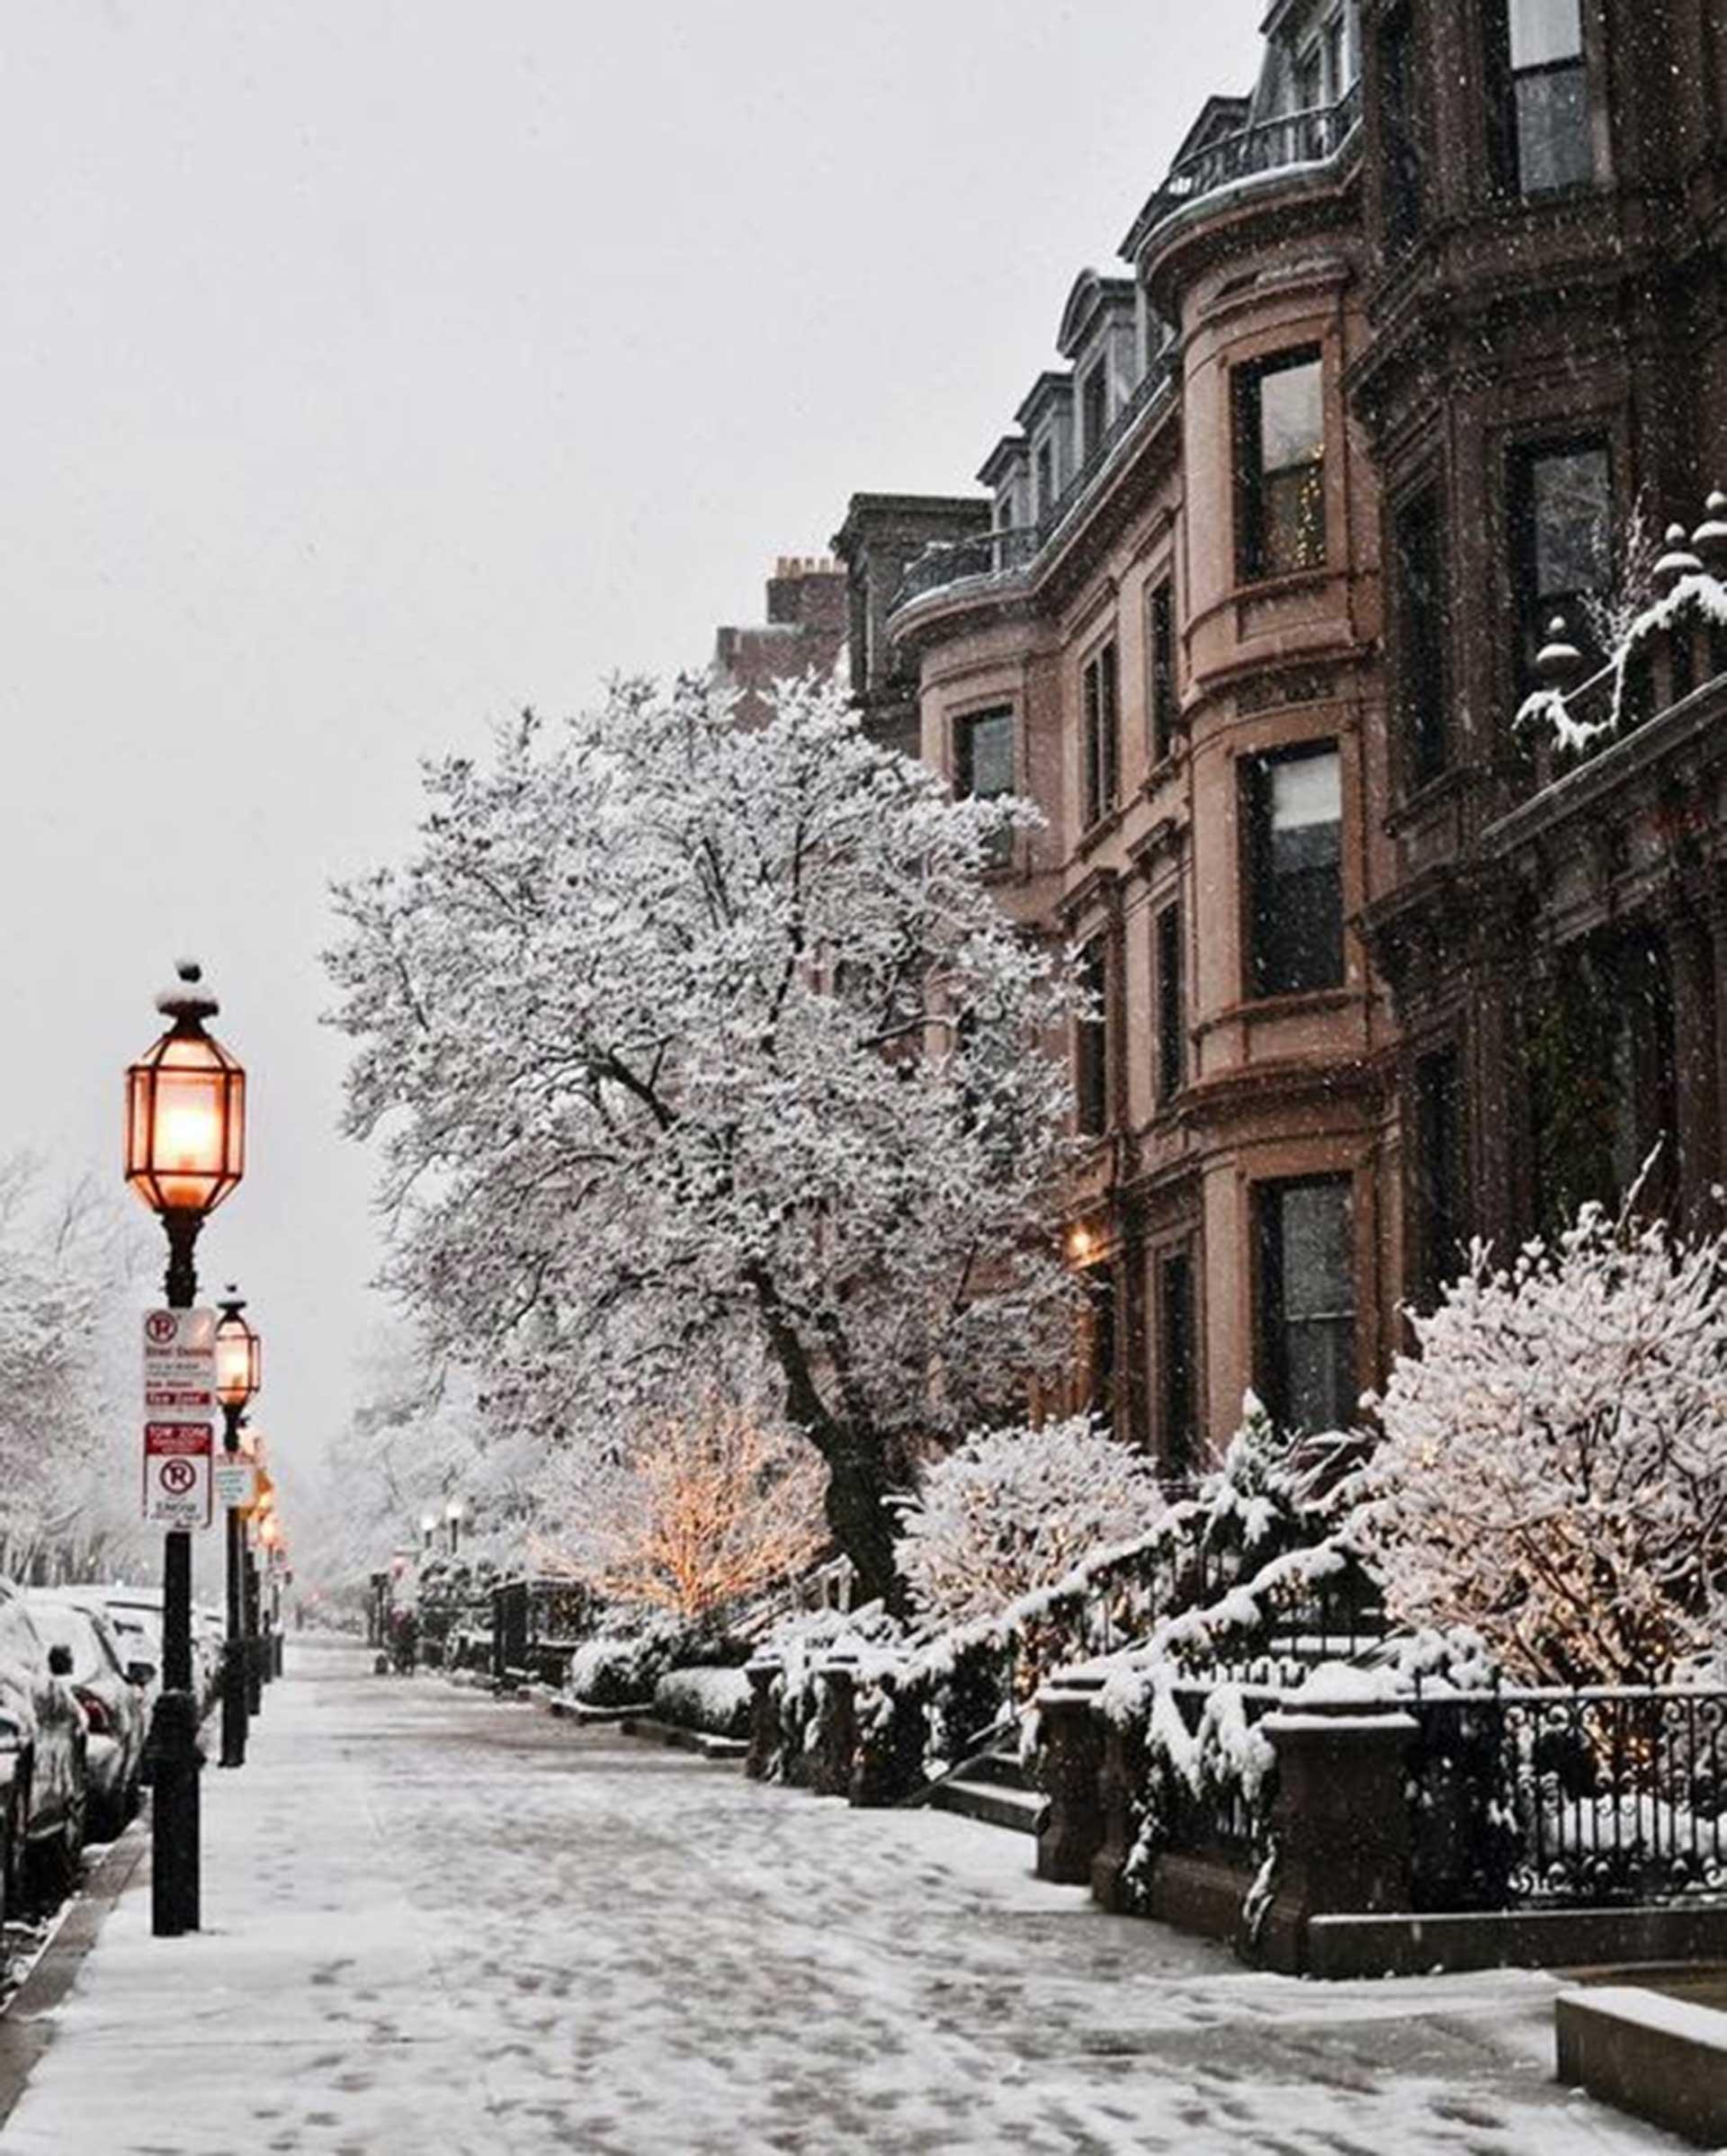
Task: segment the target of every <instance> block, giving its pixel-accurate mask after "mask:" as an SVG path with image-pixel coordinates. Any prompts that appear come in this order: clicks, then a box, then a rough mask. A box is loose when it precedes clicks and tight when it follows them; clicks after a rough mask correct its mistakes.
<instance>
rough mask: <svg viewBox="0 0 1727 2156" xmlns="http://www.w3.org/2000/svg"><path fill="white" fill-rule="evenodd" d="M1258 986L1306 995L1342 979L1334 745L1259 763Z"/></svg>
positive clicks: (1252, 775)
mask: <svg viewBox="0 0 1727 2156" xmlns="http://www.w3.org/2000/svg"><path fill="white" fill-rule="evenodd" d="M1248 775H1249V782H1250V784H1251V787H1252V801H1251V804H1250V809H1249V818H1250V825H1251V834H1252V841H1251V842H1252V861H1251V871H1250V872H1251V875H1252V880H1253V890H1252V903H1253V930H1254V936H1253V942H1254V950H1253V959H1254V966H1253V972H1254V987H1255V989H1256V991H1257V994H1259V995H1261V996H1290V995H1299V994H1301V993H1302V992H1304V991H1306V990H1309V989H1328V988H1336V987H1338V985H1339V984H1340V983H1341V981H1342V980H1343V881H1342V838H1343V806H1342V779H1341V770H1340V766H1339V763H1338V752H1337V750H1336V749H1335V748H1330V747H1328V748H1325V749H1322V750H1320V752H1318V753H1317V754H1314V753H1309V754H1305V755H1302V756H1280V757H1277V758H1275V759H1272V760H1268V761H1266V762H1264V763H1260V764H1257V765H1253V766H1252V767H1251V768H1250V772H1249V774H1248Z"/></svg>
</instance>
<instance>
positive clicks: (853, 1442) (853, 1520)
mask: <svg viewBox="0 0 1727 2156" xmlns="http://www.w3.org/2000/svg"><path fill="white" fill-rule="evenodd" d="M822 1452H823V1454H824V1456H825V1457H826V1459H827V1462H828V1501H827V1511H828V1525H829V1527H831V1528H832V1529H833V1534H834V1540H835V1541H836V1542H837V1543H838V1544H839V1546H840V1548H841V1549H842V1550H843V1551H844V1552H846V1556H847V1557H849V1558H850V1559H851V1561H852V1564H853V1567H854V1569H855V1571H856V1573H857V1586H856V1592H855V1600H856V1601H858V1602H881V1603H884V1604H885V1605H886V1606H887V1607H888V1608H889V1609H890V1610H891V1611H893V1612H894V1613H895V1614H896V1615H897V1614H898V1613H899V1610H900V1608H901V1606H902V1604H903V1602H904V1597H905V1588H904V1584H903V1582H902V1581H901V1580H900V1578H899V1571H898V1570H897V1568H896V1567H895V1564H894V1561H893V1520H892V1516H891V1515H890V1513H889V1511H888V1506H887V1500H888V1498H889V1495H890V1491H889V1488H888V1481H887V1477H886V1476H885V1475H884V1474H883V1472H882V1471H881V1458H880V1455H879V1453H878V1451H877V1449H876V1448H875V1447H874V1446H872V1445H870V1444H869V1443H868V1441H867V1440H865V1441H864V1442H863V1443H860V1442H859V1441H858V1439H857V1437H856V1436H855V1434H853V1433H851V1432H846V1433H845V1434H844V1435H843V1436H841V1437H840V1439H839V1443H838V1444H837V1445H835V1446H834V1447H832V1448H831V1449H830V1448H829V1447H828V1446H826V1445H824V1446H823V1447H822Z"/></svg>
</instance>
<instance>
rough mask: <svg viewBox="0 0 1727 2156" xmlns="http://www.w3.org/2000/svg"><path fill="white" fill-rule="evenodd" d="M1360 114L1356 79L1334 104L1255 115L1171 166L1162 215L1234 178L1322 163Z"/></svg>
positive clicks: (1340, 144) (1229, 183)
mask: <svg viewBox="0 0 1727 2156" xmlns="http://www.w3.org/2000/svg"><path fill="white" fill-rule="evenodd" d="M1360 119H1361V85H1360V84H1359V83H1355V84H1353V85H1351V86H1350V87H1349V89H1347V91H1346V92H1345V93H1344V94H1343V95H1342V96H1341V97H1340V98H1339V99H1338V102H1337V103H1336V104H1332V105H1316V106H1314V107H1313V108H1312V109H1311V111H1308V112H1281V113H1279V114H1278V115H1277V117H1276V118H1275V119H1274V120H1258V121H1255V122H1254V123H1253V125H1252V126H1251V127H1244V128H1240V129H1238V130H1237V131H1236V132H1235V133H1234V134H1232V135H1225V136H1223V137H1222V138H1221V139H1220V140H1218V141H1216V142H1208V143H1206V144H1205V146H1204V148H1201V149H1196V150H1195V151H1193V152H1192V153H1191V155H1189V156H1187V157H1183V158H1182V159H1181V160H1180V161H1179V163H1177V164H1176V165H1173V166H1170V168H1169V176H1168V179H1166V180H1165V182H1164V183H1163V185H1162V187H1161V188H1160V189H1159V207H1160V208H1161V209H1162V210H1163V212H1164V214H1165V215H1166V216H1167V215H1169V214H1170V213H1171V212H1173V211H1175V210H1178V209H1180V208H1182V207H1183V205H1184V204H1186V203H1187V202H1191V201H1197V200H1199V198H1200V197H1201V196H1203V195H1208V194H1215V193H1216V192H1218V191H1219V189H1220V188H1223V187H1230V186H1232V185H1234V183H1236V182H1237V181H1238V180H1246V179H1251V178H1253V177H1255V176H1256V175H1257V174H1261V173H1269V172H1282V171H1285V170H1288V169H1290V168H1292V167H1293V166H1302V165H1322V164H1324V163H1325V162H1326V161H1327V160H1328V159H1329V158H1331V157H1336V155H1337V154H1338V151H1339V150H1340V149H1341V148H1343V146H1344V144H1345V143H1346V142H1347V140H1348V139H1349V138H1350V136H1351V135H1352V134H1353V133H1354V132H1355V130H1356V124H1357V122H1358V121H1360Z"/></svg>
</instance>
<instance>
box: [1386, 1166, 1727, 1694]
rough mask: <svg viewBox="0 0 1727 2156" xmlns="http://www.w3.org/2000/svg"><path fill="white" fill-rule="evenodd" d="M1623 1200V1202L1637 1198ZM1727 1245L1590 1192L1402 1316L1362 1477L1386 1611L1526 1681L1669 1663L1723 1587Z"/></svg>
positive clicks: (1703, 1625)
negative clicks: (1562, 1221)
mask: <svg viewBox="0 0 1727 2156" xmlns="http://www.w3.org/2000/svg"><path fill="white" fill-rule="evenodd" d="M1633 1204H1634V1198H1633ZM1724 1268H1727V1242H1724V1241H1723V1238H1722V1237H1721V1236H1719V1235H1717V1236H1713V1237H1708V1238H1705V1239H1700V1240H1697V1241H1693V1242H1687V1241H1684V1240H1682V1239H1678V1238H1677V1237H1675V1236H1674V1235H1673V1233H1672V1232H1671V1231H1670V1230H1669V1229H1668V1228H1667V1227H1666V1226H1665V1225H1663V1224H1662V1223H1661V1222H1660V1221H1651V1222H1642V1221H1638V1220H1637V1219H1636V1218H1635V1216H1634V1213H1633V1212H1631V1211H1630V1210H1627V1212H1625V1213H1624V1214H1622V1215H1621V1216H1620V1217H1619V1218H1617V1219H1615V1217H1614V1216H1613V1215H1611V1214H1609V1213H1608V1212H1605V1211H1604V1210H1603V1209H1602V1208H1601V1207H1600V1206H1598V1205H1595V1204H1588V1205H1585V1206H1584V1207H1583V1208H1582V1210H1581V1212H1579V1215H1578V1218H1577V1220H1576V1221H1575V1223H1574V1224H1573V1225H1572V1226H1571V1227H1570V1228H1569V1229H1568V1230H1565V1231H1564V1232H1563V1233H1562V1234H1561V1236H1560V1237H1559V1238H1558V1239H1557V1240H1556V1241H1554V1242H1552V1243H1547V1242H1543V1241H1539V1240H1537V1241H1532V1242H1530V1243H1529V1244H1527V1245H1526V1246H1525V1248H1523V1249H1522V1250H1520V1251H1519V1252H1518V1253H1517V1257H1516V1258H1515V1260H1514V1261H1513V1262H1512V1263H1511V1264H1510V1265H1509V1266H1498V1265H1496V1264H1495V1263H1494V1262H1493V1259H1492V1257H1491V1256H1490V1252H1489V1251H1488V1250H1487V1249H1486V1248H1482V1247H1481V1246H1477V1247H1476V1248H1475V1249H1474V1250H1473V1251H1472V1253H1471V1257H1470V1260H1469V1264H1468V1266H1467V1269H1466V1270H1465V1272H1464V1273H1463V1277H1462V1278H1461V1279H1459V1280H1457V1281H1455V1282H1454V1283H1453V1284H1452V1285H1451V1286H1449V1287H1448V1288H1447V1289H1446V1290H1445V1293H1444V1296H1443V1298H1442V1300H1441V1302H1440V1303H1439V1306H1438V1308H1437V1309H1436V1311H1433V1313H1432V1314H1431V1315H1430V1316H1427V1317H1416V1318H1414V1319H1413V1320H1411V1322H1412V1324H1413V1327H1414V1330H1415V1334H1416V1338H1417V1342H1418V1353H1417V1354H1415V1355H1400V1357H1399V1358H1398V1360H1397V1362H1396V1364H1395V1366H1394V1368H1393V1371H1392V1373H1391V1381H1390V1382H1389V1384H1388V1385H1387V1387H1386V1390H1385V1396H1384V1399H1383V1400H1382V1401H1381V1403H1380V1408H1379V1416H1380V1421H1381V1424H1382V1428H1383V1433H1384V1435H1383V1438H1382V1443H1381V1445H1380V1446H1379V1449H1378V1451H1377V1453H1376V1454H1375V1455H1374V1459H1373V1461H1372V1463H1370V1465H1369V1466H1368V1468H1367V1469H1366V1470H1365V1472H1364V1474H1363V1476H1362V1478H1361V1480H1360V1483H1359V1485H1358V1490H1359V1494H1360V1495H1361V1496H1362V1497H1363V1498H1365V1500H1366V1502H1365V1506H1364V1508H1363V1510H1362V1511H1361V1513H1360V1514H1359V1516H1358V1517H1357V1522H1356V1535H1357V1537H1358V1539H1359V1542H1360V1543H1361V1546H1362V1547H1363V1549H1364V1550H1365V1552H1366V1553H1367V1555H1368V1558H1369V1560H1370V1561H1371V1562H1372V1563H1373V1565H1374V1570H1375V1571H1376V1572H1377V1574H1378V1576H1379V1579H1380V1580H1381V1582H1382V1588H1383V1591H1384V1595H1385V1599H1386V1604H1387V1606H1388V1608H1389V1609H1390V1611H1391V1613H1392V1614H1393V1615H1395V1616H1397V1617H1399V1618H1400V1619H1401V1620H1402V1621H1403V1622H1404V1623H1406V1624H1410V1625H1414V1626H1431V1627H1446V1626H1453V1625H1460V1624H1462V1625H1468V1626H1471V1627H1472V1628H1473V1629H1474V1630H1475V1631H1476V1632H1478V1633H1480V1634H1481V1637H1482V1638H1484V1639H1485V1640H1486V1642H1488V1644H1489V1647H1490V1651H1491V1652H1492V1653H1493V1655H1494V1656H1495V1657H1496V1659H1498V1660H1499V1662H1500V1663H1501V1664H1502V1665H1503V1667H1504V1668H1505V1669H1506V1671H1507V1672H1508V1674H1509V1675H1510V1676H1512V1677H1516V1678H1518V1679H1521V1680H1523V1681H1525V1682H1528V1683H1533V1684H1607V1685H1615V1684H1639V1683H1656V1682H1660V1681H1662V1680H1664V1679H1666V1678H1668V1677H1670V1676H1671V1675H1672V1674H1673V1673H1674V1671H1675V1669H1676V1667H1678V1665H1680V1664H1681V1663H1683V1662H1684V1660H1685V1659H1686V1658H1687V1657H1688V1656H1692V1655H1695V1654H1696V1653H1698V1652H1699V1651H1705V1650H1707V1649H1708V1648H1709V1647H1710V1646H1711V1645H1712V1644H1715V1643H1717V1642H1718V1639H1719V1630H1720V1628H1719V1617H1720V1613H1721V1610H1722V1606H1723V1590H1724V1589H1727V1297H1723V1280H1724V1279H1727V1270H1724Z"/></svg>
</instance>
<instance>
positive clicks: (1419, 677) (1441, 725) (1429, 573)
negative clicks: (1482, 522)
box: [1388, 477, 1455, 794]
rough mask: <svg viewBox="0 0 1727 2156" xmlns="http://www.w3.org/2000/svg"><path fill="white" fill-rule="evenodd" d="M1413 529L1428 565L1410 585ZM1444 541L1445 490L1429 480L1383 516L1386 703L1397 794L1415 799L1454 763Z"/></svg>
mask: <svg viewBox="0 0 1727 2156" xmlns="http://www.w3.org/2000/svg"><path fill="white" fill-rule="evenodd" d="M1417 523H1419V524H1420V525H1422V526H1424V527H1425V537H1426V539H1427V542H1428V543H1429V544H1430V545H1431V548H1432V557H1431V559H1430V560H1428V561H1427V562H1426V563H1425V564H1422V565H1420V568H1419V569H1418V570H1417V572H1416V576H1415V577H1414V578H1413V579H1412V576H1411V561H1410V556H1411V546H1410V537H1411V526H1412V525H1415V524H1417ZM1445 538H1446V531H1445V489H1444V488H1443V486H1442V484H1441V482H1440V481H1439V479H1437V478H1436V477H1430V478H1429V479H1427V480H1426V481H1425V482H1424V483H1423V484H1421V485H1419V486H1418V487H1416V488H1412V489H1411V490H1410V491H1409V493H1407V494H1406V495H1404V496H1403V497H1402V498H1401V499H1400V500H1399V501H1398V502H1397V503H1396V504H1395V505H1393V507H1392V509H1391V532H1390V541H1391V544H1390V547H1389V549H1388V553H1389V557H1390V559H1391V568H1392V577H1393V582H1392V592H1391V598H1392V606H1393V633H1394V635H1395V637H1396V649H1395V653H1394V658H1395V666H1396V670H1395V675H1394V677H1393V682H1392V695H1393V709H1394V711H1395V712H1396V718H1397V757H1398V765H1399V770H1400V776H1401V779H1402V791H1403V792H1404V793H1405V794H1410V793H1417V792H1420V790H1421V789H1422V788H1423V787H1424V786H1428V785H1431V784H1432V783H1434V782H1435V781H1436V780H1437V779H1440V778H1443V777H1444V776H1445V773H1446V772H1447V771H1449V770H1450V769H1451V767H1452V764H1453V762H1454V748H1455V743H1454V740H1453V738H1452V726H1451V675H1452V668H1451V654H1450V650H1449V649H1448V647H1447V641H1446V638H1445V620H1446V616H1447V600H1448V598H1449V593H1450V569H1451V561H1450V550H1449V549H1448V547H1447V546H1446V544H1445ZM1422 571H1425V575H1426V577H1427V580H1428V581H1429V582H1430V583H1431V585H1432V587H1433V589H1432V594H1431V608H1430V611H1428V612H1427V613H1423V612H1422V610H1421V607H1420V605H1419V604H1418V601H1417V600H1416V599H1415V598H1414V596H1413V595H1412V592H1411V583H1412V581H1419V580H1420V576H1421V573H1422ZM1417 625H1418V626H1417Z"/></svg>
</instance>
